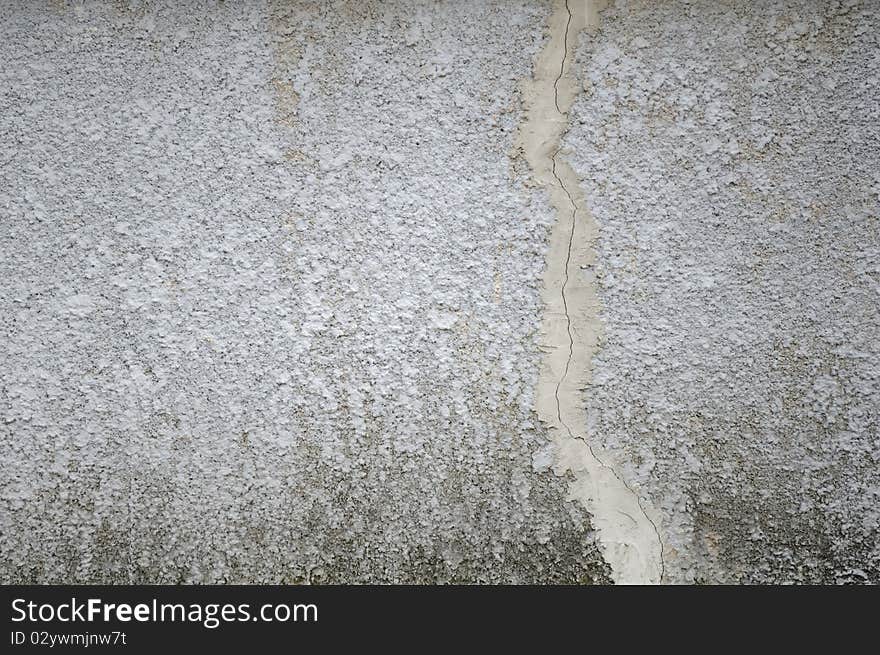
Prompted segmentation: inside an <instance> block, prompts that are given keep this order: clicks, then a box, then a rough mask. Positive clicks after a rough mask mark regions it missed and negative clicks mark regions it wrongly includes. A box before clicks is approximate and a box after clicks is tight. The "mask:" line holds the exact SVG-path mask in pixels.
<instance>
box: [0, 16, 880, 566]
mask: <svg viewBox="0 0 880 655" xmlns="http://www.w3.org/2000/svg"><path fill="white" fill-rule="evenodd" d="M552 10H553V8H552V6H551V5H550V3H545V2H537V1H528V0H522V1H520V2H514V1H506V0H505V1H503V2H502V1H498V2H482V1H480V2H442V3H436V4H435V3H423V2H418V1H417V0H409V1H406V2H378V1H377V2H367V1H363V2H347V3H343V2H337V3H324V2H318V3H305V2H277V3H275V2H270V3H268V4H266V3H262V2H241V3H234V2H226V3H223V2H221V3H216V4H213V3H206V4H201V3H198V4H197V3H194V2H193V3H189V2H183V3H178V2H170V1H169V2H164V3H162V2H155V3H147V4H144V5H141V4H131V5H128V4H125V5H123V4H121V3H118V4H111V3H104V4H94V3H86V4H80V3H73V4H63V3H49V4H45V5H43V4H40V3H32V2H23V1H22V2H11V1H10V2H4V3H2V4H0V59H2V60H3V61H4V62H5V64H4V66H3V67H2V69H0V78H2V79H0V109H2V112H0V135H2V145H0V255H2V257H0V279H2V280H3V285H2V288H0V335H2V336H0V338H2V349H0V412H2V418H3V420H2V423H0V430H2V436H0V443H2V449H3V450H2V453H3V464H2V467H0V580H2V581H3V582H145V583H152V582H364V581H373V582H391V581H399V582H448V581H452V582H454V581H460V582H551V583H552V582H577V583H588V582H607V581H608V580H609V579H610V569H609V566H608V564H607V563H606V562H604V561H603V558H602V555H601V553H600V549H599V547H598V545H597V539H596V535H595V534H594V532H593V531H592V528H591V523H590V517H589V515H588V514H587V513H586V512H585V510H584V509H583V507H582V506H580V505H579V504H578V503H577V502H574V501H571V500H568V499H567V489H568V484H569V480H568V479H566V478H565V477H558V476H556V475H555V474H554V473H553V470H552V460H553V453H552V448H550V444H551V439H550V435H549V434H548V431H547V428H546V426H542V425H541V423H540V422H539V421H538V420H537V417H536V414H535V410H534V405H535V397H534V396H535V387H536V384H537V380H538V375H539V366H540V362H541V352H539V348H538V346H537V339H536V332H537V330H538V328H539V325H540V323H541V314H542V310H543V307H542V302H541V284H542V282H541V279H542V271H543V270H544V267H545V257H546V254H547V235H548V232H549V229H550V227H551V226H552V225H553V222H554V221H555V220H556V217H555V216H554V214H553V212H552V210H551V209H550V205H549V203H548V202H547V196H546V193H544V192H543V191H542V190H541V189H540V188H536V187H535V185H534V184H533V183H532V182H531V181H530V176H529V170H528V167H527V166H526V165H525V164H524V162H523V161H522V160H521V159H520V158H517V157H516V156H515V152H514V148H513V143H514V135H515V132H516V129H517V125H518V124H519V123H520V121H521V118H522V108H521V102H520V101H521V96H520V92H519V86H518V82H519V81H520V80H522V79H524V78H528V77H529V76H530V75H531V71H532V65H533V62H534V60H535V56H536V54H537V53H538V52H539V51H540V50H541V48H542V46H543V44H544V41H545V38H546V21H547V18H548V16H549V15H550V14H551V13H552ZM878 22H880V7H878V5H877V3H875V2H872V1H870V0H864V1H862V2H858V1H856V2H808V1H805V0H801V1H797V2H796V1H788V2H765V1H761V2H750V3H745V2H714V1H709V0H705V1H698V2H684V1H668V2H639V3H617V4H614V5H612V6H610V7H609V8H608V9H607V10H606V11H604V12H603V14H602V29H601V31H599V32H598V33H597V34H594V35H590V36H588V35H586V34H584V35H583V36H582V38H581V41H580V46H579V49H578V51H577V59H576V64H577V65H576V71H575V73H576V74H577V75H578V77H579V78H580V79H581V81H582V82H583V85H584V87H585V91H584V93H582V94H581V96H580V97H579V98H578V99H577V101H576V102H575V105H574V106H573V108H572V110H571V112H570V115H569V120H570V130H569V132H568V134H567V135H566V137H565V138H564V140H563V145H564V148H565V150H564V152H565V156H566V158H567V160H568V161H569V162H570V163H571V164H572V166H573V167H574V168H575V170H576V171H577V173H578V174H579V176H580V179H581V184H582V186H583V189H584V192H585V196H586V202H587V205H588V206H589V207H590V209H591V211H592V213H593V214H594V216H595V219H596V222H597V223H598V225H599V238H598V240H597V242H596V244H595V247H596V251H597V263H596V274H597V278H598V281H599V282H598V285H599V295H600V299H601V302H602V314H601V317H602V320H603V322H604V325H605V331H604V340H603V343H602V344H601V348H600V350H599V352H598V354H597V356H596V357H595V358H594V361H593V376H592V383H591V385H590V387H589V388H588V389H586V390H585V391H584V405H585V412H584V420H585V421H586V425H587V427H588V432H589V435H590V438H591V439H592V440H594V442H595V443H596V444H597V445H599V446H601V447H602V448H604V449H605V450H606V451H607V452H609V453H612V454H613V456H614V459H615V461H616V462H617V464H618V466H619V469H620V471H621V474H622V475H623V476H624V477H625V478H626V480H627V481H628V482H629V484H630V485H631V486H632V487H633V489H635V490H637V491H638V492H639V493H640V494H642V495H643V497H644V498H646V499H647V500H649V501H650V503H651V504H652V505H653V506H654V507H656V508H658V511H659V514H660V516H661V519H662V520H661V522H660V525H659V526H658V527H659V530H660V533H661V535H662V537H663V540H664V544H665V549H664V553H665V558H666V571H667V576H668V578H667V579H668V580H669V581H676V582H685V581H709V582H713V581H722V582H732V581H749V582H788V581H794V582H798V581H804V582H835V581H838V582H840V581H850V582H864V581H873V582H880V552H878V540H880V539H878V536H880V528H878V520H880V461H878V459H880V443H878V440H880V437H878V431H880V426H878V420H880V417H878V414H880V410H878V406H880V387H878V382H880V380H878V377H880V346H878V343H880V341H878V339H880V313H878V293H880V264H878V261H880V235H878V201H880V177H878V171H880V148H878V146H880V143H878V136H880V130H878V125H880V115H878V113H880V111H878V109H880V103H878V91H880V89H878V85H880V81H878V80H880V48H878V42H877V39H878V36H877V35H878V28H880V25H878Z"/></svg>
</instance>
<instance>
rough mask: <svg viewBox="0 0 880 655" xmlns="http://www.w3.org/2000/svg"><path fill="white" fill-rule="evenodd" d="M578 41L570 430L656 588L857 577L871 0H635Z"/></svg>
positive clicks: (873, 290)
mask: <svg viewBox="0 0 880 655" xmlns="http://www.w3.org/2000/svg"><path fill="white" fill-rule="evenodd" d="M602 19H603V23H602V24H603V29H602V33H601V34H600V35H599V36H598V37H597V38H594V39H584V40H583V41H582V46H581V49H580V52H579V61H580V66H581V67H582V70H583V79H584V81H585V82H586V85H587V87H588V92H587V93H584V94H583V95H582V96H581V97H580V99H579V102H578V104H577V105H576V107H575V108H574V111H573V116H572V121H571V122H572V129H571V131H570V132H569V134H568V139H567V143H566V145H567V147H568V148H569V149H570V151H571V154H570V155H569V157H570V159H571V160H572V162H573V165H574V166H575V168H576V169H577V170H578V172H579V173H580V175H581V176H582V178H583V184H584V190H585V193H586V195H587V197H588V198H589V204H590V207H591V209H592V211H593V213H594V215H595V217H596V220H597V222H598V223H599V234H600V237H599V240H598V250H599V256H598V267H597V268H598V273H599V275H600V277H599V279H600V288H601V291H600V296H601V297H602V301H603V318H604V320H605V324H606V342H605V344H604V346H603V348H602V350H601V351H600V353H599V355H598V356H597V357H596V358H595V359H594V367H595V370H594V377H593V386H592V388H591V389H589V391H588V392H587V393H586V394H585V396H584V397H585V402H586V406H587V416H588V419H587V420H588V428H589V434H590V435H591V438H592V439H595V440H596V442H597V443H599V444H601V445H603V446H604V447H605V448H607V449H609V450H610V451H612V452H615V453H617V460H618V461H619V462H625V463H626V464H625V467H624V468H625V469H626V471H627V476H628V477H629V479H630V480H631V482H632V483H633V484H634V485H636V486H637V487H638V488H639V489H640V492H641V493H642V495H643V496H646V497H648V498H649V499H650V500H651V501H652V503H653V504H654V505H655V506H656V507H659V508H660V509H661V510H662V512H663V515H664V516H663V523H664V530H663V532H664V536H665V538H666V541H667V548H666V553H667V562H666V566H667V572H668V574H669V575H670V577H671V579H673V580H679V581H688V580H696V581H708V582H737V581H741V582H813V583H818V582H844V581H852V582H859V581H871V582H874V583H877V582H880V525H878V521H880V311H878V301H880V233H878V230H880V223H878V218H880V212H878V206H880V204H878V199H880V47H878V34H880V3H877V2H873V1H868V2H814V1H810V0H802V1H791V0H789V1H786V2H764V1H762V2H709V1H707V2H637V3H623V2H621V3H617V4H616V5H614V6H611V7H609V9H608V11H606V12H604V13H603V16H602Z"/></svg>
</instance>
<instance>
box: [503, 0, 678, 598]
mask: <svg viewBox="0 0 880 655" xmlns="http://www.w3.org/2000/svg"><path fill="white" fill-rule="evenodd" d="M602 4H604V0H600V1H590V0H569V1H568V2H565V0H558V2H557V6H556V9H555V11H554V12H553V15H552V16H551V17H550V22H549V28H550V36H549V40H548V42H547V44H546V46H545V48H544V49H543V50H542V51H541V52H540V53H539V55H538V57H537V60H536V62H535V69H534V73H533V78H532V79H530V80H525V81H524V82H523V98H524V104H525V117H524V120H523V123H522V124H521V125H520V129H519V134H518V143H517V146H518V148H519V149H520V151H521V153H522V155H523V156H524V157H525V159H526V161H527V162H528V163H529V165H530V167H531V170H532V175H533V177H534V179H535V181H536V182H537V183H538V184H540V185H541V186H543V187H544V188H545V189H546V190H547V192H548V194H549V196H550V201H551V203H552V205H553V208H554V210H555V212H556V215H557V220H556V223H555V225H554V227H553V229H552V231H551V235H550V245H549V251H548V254H547V264H546V268H545V270H544V290H543V300H544V318H543V324H542V330H541V346H542V350H543V351H544V360H543V364H542V367H541V374H540V378H539V381H538V393H537V411H538V415H539V417H540V418H541V420H542V421H544V422H545V423H546V424H548V425H549V426H550V427H551V431H552V433H553V437H554V439H555V445H556V453H557V456H556V463H555V467H554V471H555V473H556V474H557V475H565V474H566V473H571V474H572V475H573V477H574V481H573V482H572V483H571V485H570V487H569V498H570V499H572V500H577V501H580V502H581V503H583V505H584V506H585V507H586V508H587V510H588V511H589V512H590V514H591V515H592V520H593V526H594V527H595V529H596V530H597V533H598V535H599V542H600V544H601V547H602V550H603V554H604V557H605V559H606V561H607V562H608V564H609V565H610V566H611V570H612V577H613V579H614V581H615V582H617V583H623V584H642V583H657V582H661V581H662V579H663V574H664V570H663V544H662V540H661V538H660V534H659V532H658V530H657V527H656V526H657V518H656V516H657V515H656V512H655V511H654V510H653V509H652V508H651V507H649V506H648V505H647V503H646V502H644V501H643V500H642V499H641V498H639V496H638V495H637V494H636V493H635V492H634V491H633V489H632V488H631V487H630V486H629V485H628V484H627V483H626V482H625V481H624V480H623V478H622V477H621V475H620V474H619V473H618V472H617V470H616V469H615V467H614V466H613V464H612V463H611V460H610V457H609V455H608V454H607V453H602V452H600V451H599V450H598V448H597V447H596V446H593V445H591V444H590V442H589V440H588V438H587V434H586V425H585V424H586V417H585V414H584V408H583V402H582V399H581V392H582V391H583V390H584V389H585V388H586V387H587V386H588V384H589V382H590V377H591V371H590V367H591V363H592V359H593V354H594V353H595V351H596V349H597V347H598V343H599V339H600V337H601V333H602V324H601V322H600V320H599V309H600V306H599V299H598V296H597V289H596V284H595V279H594V277H593V274H592V272H590V273H589V275H584V274H583V273H582V272H581V271H585V272H586V271H591V270H592V266H593V264H594V262H595V257H596V254H595V250H594V249H593V243H594V241H595V239H596V236H597V225H596V222H595V220H594V219H593V217H592V215H591V214H590V212H589V211H588V209H587V207H586V204H585V202H584V197H583V193H582V191H581V189H580V185H579V182H578V178H577V175H576V174H575V172H574V170H573V169H572V168H571V166H569V164H568V163H567V162H566V161H565V160H564V159H562V158H561V157H560V141H561V139H562V136H563V135H564V134H565V132H566V131H567V129H568V115H567V114H568V111H569V109H570V108H571V105H572V103H573V102H574V99H575V97H576V95H577V93H578V92H579V90H580V89H579V85H578V83H577V80H576V79H575V77H574V76H573V75H572V74H570V72H569V69H570V64H571V60H572V58H573V56H574V51H575V49H576V46H577V37H578V35H579V34H580V32H581V30H583V29H585V28H591V29H595V28H596V27H597V26H598V11H599V9H600V8H601V5H602Z"/></svg>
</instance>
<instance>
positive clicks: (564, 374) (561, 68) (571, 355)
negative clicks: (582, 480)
mask: <svg viewBox="0 0 880 655" xmlns="http://www.w3.org/2000/svg"><path fill="white" fill-rule="evenodd" d="M565 10H566V12H568V20H567V22H566V24H565V32H564V35H563V50H562V61H561V63H560V65H559V75H558V76H557V77H556V80H555V81H554V82H553V91H554V94H555V95H554V99H553V102H554V104H555V105H556V111H557V113H558V114H559V115H560V116H561V117H563V118H567V116H568V114H567V112H563V111H562V109H561V108H560V106H559V82H560V80H561V79H562V77H563V76H564V75H565V64H566V62H567V61H568V32H569V28H570V26H571V18H572V15H571V9H570V8H569V6H568V0H565ZM562 136H564V133H563V135H561V136H560V145H559V147H557V148H556V151H555V152H554V153H553V155H552V157H551V158H550V162H551V172H552V174H553V177H554V178H555V179H556V183H557V184H558V185H559V188H560V189H562V191H563V192H564V193H565V196H566V197H567V198H568V203H569V205H571V229H570V230H569V233H568V249H567V251H566V255H565V267H564V269H563V275H562V288H561V290H560V294H561V296H562V307H563V311H564V313H565V322H566V332H567V333H568V358H567V359H566V362H565V369H564V370H563V372H562V376H561V377H560V378H559V380H558V381H557V382H556V391H555V398H556V416H557V419H558V420H559V424H560V425H562V426H563V427H564V428H565V431H566V432H568V436H569V437H571V438H572V439H577V440H579V441H582V442H583V443H584V444H586V446H587V448H588V449H589V451H590V455H592V457H593V459H594V460H596V461H597V462H598V463H599V465H600V466H602V467H603V468H606V469H608V471H610V472H611V474H612V475H613V476H614V477H615V478H616V479H617V480H618V482H620V483H621V484H622V485H623V486H624V487H625V488H626V489H627V490H628V491H629V492H630V493H631V494H632V495H633V496H635V498H636V502H638V505H639V509H641V510H642V514H643V515H644V517H645V519H646V520H647V521H648V523H650V524H651V527H652V528H653V529H654V534H655V535H656V537H657V543H658V544H659V545H660V582H661V583H662V582H663V579H664V578H665V577H666V563H665V554H664V547H663V539H662V538H661V537H660V530H659V529H658V528H657V524H656V523H655V522H654V521H653V520H652V519H651V517H650V516H649V515H648V512H647V511H646V510H645V506H644V505H643V504H642V498H641V496H639V494H637V493H636V492H635V490H633V488H632V487H631V486H630V485H629V484H628V483H627V481H626V480H624V479H623V478H622V477H621V476H620V475H619V474H618V473H617V471H616V470H615V469H614V467H612V466H611V465H609V464H607V463H605V462H604V461H603V460H602V459H601V458H599V457H597V456H596V453H595V451H594V450H593V446H592V444H590V442H589V441H588V440H587V439H585V438H582V437H577V436H575V434H574V433H573V432H572V430H571V428H570V427H569V426H568V424H567V423H566V422H565V421H564V420H563V418H562V403H561V401H560V399H559V390H560V388H561V387H562V385H563V383H564V382H565V380H566V379H568V372H569V368H570V367H571V361H572V359H573V358H574V335H573V334H572V331H571V315H570V314H569V311H568V298H567V296H566V293H565V291H566V287H567V286H568V279H569V273H568V271H569V267H570V265H571V252H572V247H573V245H574V233H575V227H576V224H577V212H578V207H577V203H576V202H575V200H574V198H573V197H572V195H571V192H570V191H569V190H568V187H566V186H565V183H564V182H563V181H562V178H561V177H560V176H559V175H558V174H557V172H556V165H557V162H556V157H557V156H558V155H559V153H560V151H561V150H562ZM627 516H629V515H627ZM629 518H630V519H632V517H629Z"/></svg>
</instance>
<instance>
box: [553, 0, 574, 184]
mask: <svg viewBox="0 0 880 655" xmlns="http://www.w3.org/2000/svg"><path fill="white" fill-rule="evenodd" d="M565 11H567V12H568V20H567V21H566V23H565V32H563V34H562V63H561V64H560V65H559V75H557V76H556V80H555V81H554V82H553V102H554V103H555V104H556V111H557V112H558V113H559V114H560V115H563V116H564V114H563V112H562V110H561V109H560V108H559V80H561V79H562V76H563V75H565V62H566V61H567V60H568V28H569V27H571V9H569V8H568V0H565ZM556 152H559V150H557V151H556ZM553 157H554V158H555V157H556V153H553ZM553 165H554V166H556V161H555V160H554V162H553ZM554 175H555V173H554ZM557 179H558V178H557Z"/></svg>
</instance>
